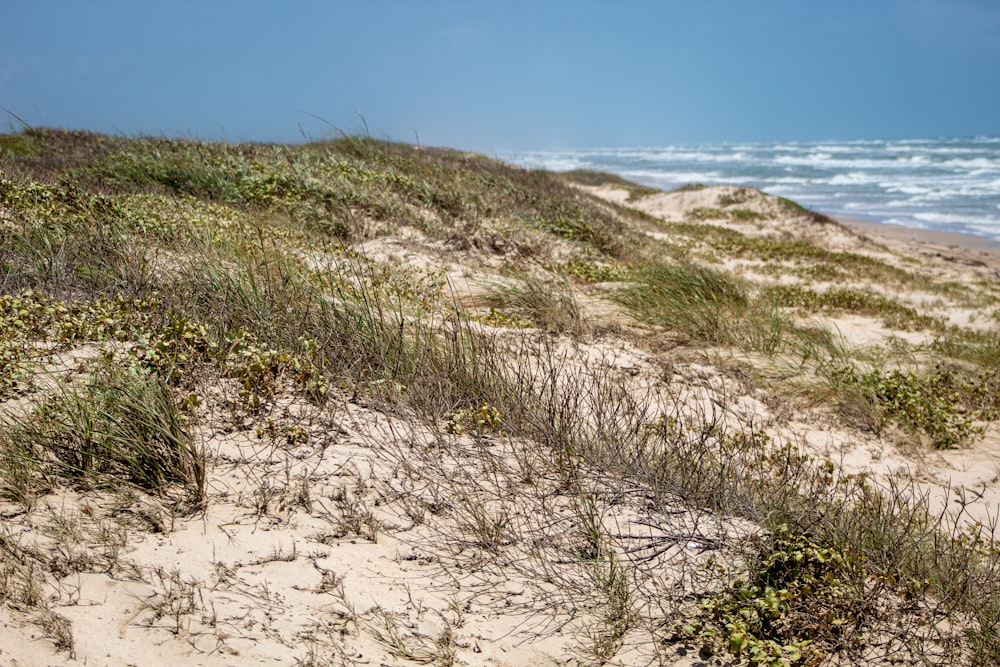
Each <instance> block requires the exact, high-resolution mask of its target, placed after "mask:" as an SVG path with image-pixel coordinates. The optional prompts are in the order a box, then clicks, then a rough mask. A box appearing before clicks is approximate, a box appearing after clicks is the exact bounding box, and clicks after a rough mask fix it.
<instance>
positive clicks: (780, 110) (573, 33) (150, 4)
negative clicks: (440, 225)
mask: <svg viewBox="0 0 1000 667" xmlns="http://www.w3.org/2000/svg"><path fill="white" fill-rule="evenodd" d="M0 107H3V108H5V109H8V110H10V111H11V112H13V113H15V114H16V115H17V116H19V117H21V118H23V119H24V120H25V121H26V122H28V123H29V124H31V125H42V126H60V127H72V128H83V129H91V130H96V131H102V132H120V133H125V134H130V135H131V134H137V133H152V134H165V135H168V136H177V135H184V136H196V137H202V138H225V139H228V140H230V141H299V140H301V139H302V136H303V134H304V135H306V136H309V137H311V138H320V137H323V136H326V135H329V134H331V133H332V132H334V131H335V130H343V131H346V132H357V131H360V130H362V121H361V117H363V118H364V120H365V122H366V123H367V126H368V129H369V131H370V133H371V134H372V135H374V136H377V137H388V138H392V139H397V140H402V141H414V140H415V138H416V137H417V136H419V140H420V142H421V143H424V144H428V145H446V146H454V147H461V148H468V149H472V150H478V151H482V152H487V153H490V152H501V151H504V150H510V149H542V148H556V147H577V148H580V147H593V146H627V145H655V144H671V143H691V142H724V141H789V140H803V141H804V140H825V139H862V138H902V137H937V136H970V135H980V134H993V135H996V134H1000V2H998V1H997V0H837V1H836V2H833V1H832V0H831V1H829V2H818V1H815V0H785V1H779V0H752V1H751V0H672V1H671V0H663V1H661V2H654V1H652V0H649V1H646V2H640V1H619V2H611V1H607V2H588V1H586V0H581V1H578V2H569V1H564V2H556V1H554V0H553V1H546V0H536V1H534V2H529V1H527V0H523V1H522V0H506V1H499V0H496V1H489V2H487V1H486V0H465V1H463V2H443V1H440V2H434V1H431V0H427V1H424V2H418V1H415V0H411V1H409V2H391V1H389V0H382V1H380V0H367V1H362V0H356V1H353V2H318V1H315V2H309V1H297V0H283V1H278V0H272V1H268V2H264V1H258V0H200V1H194V0H128V1H121V0H119V1H112V0H63V1H57V0H0ZM4 115H6V114H4ZM15 124H16V123H15Z"/></svg>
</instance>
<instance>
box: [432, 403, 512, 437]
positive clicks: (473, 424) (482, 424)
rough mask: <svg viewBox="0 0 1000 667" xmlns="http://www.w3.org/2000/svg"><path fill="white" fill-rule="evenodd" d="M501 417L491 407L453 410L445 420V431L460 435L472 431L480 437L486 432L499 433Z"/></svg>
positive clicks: (481, 406) (484, 405)
mask: <svg viewBox="0 0 1000 667" xmlns="http://www.w3.org/2000/svg"><path fill="white" fill-rule="evenodd" d="M502 419H503V415H501V414H500V411H499V410H497V409H496V408H495V407H493V406H492V405H488V404H483V405H480V406H479V407H478V408H476V409H474V410H455V411H453V412H450V413H449V414H448V415H447V417H446V418H445V430H446V431H447V432H448V433H452V434H455V435H461V434H463V433H465V432H466V431H467V430H469V429H472V430H473V431H475V433H477V434H479V435H482V434H483V433H485V432H487V431H499V430H500V427H501V424H502Z"/></svg>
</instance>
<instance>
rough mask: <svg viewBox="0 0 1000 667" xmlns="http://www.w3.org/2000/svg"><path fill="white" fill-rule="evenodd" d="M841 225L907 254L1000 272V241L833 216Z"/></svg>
mask: <svg viewBox="0 0 1000 667" xmlns="http://www.w3.org/2000/svg"><path fill="white" fill-rule="evenodd" d="M830 218H831V219H833V220H835V221H836V222H837V223H838V224H840V225H842V226H844V227H846V228H847V229H850V230H852V231H853V232H854V233H856V234H858V235H860V236H862V237H865V238H868V239H870V240H872V241H875V242H876V243H881V244H883V245H886V246H889V247H890V248H894V249H897V250H903V252H904V254H914V253H915V252H916V253H917V254H931V255H934V256H937V257H939V258H942V259H945V260H948V261H959V262H961V263H963V264H972V265H978V264H981V265H984V266H989V267H991V268H993V269H997V270H1000V241H997V240H994V239H990V238H986V237H983V236H974V235H972V234H961V233H958V232H943V231H936V230H930V229H919V228H915V227H904V226H902V225H892V224H888V223H884V222H871V221H868V220H862V219H860V218H854V217H850V216H839V215H838V216H830Z"/></svg>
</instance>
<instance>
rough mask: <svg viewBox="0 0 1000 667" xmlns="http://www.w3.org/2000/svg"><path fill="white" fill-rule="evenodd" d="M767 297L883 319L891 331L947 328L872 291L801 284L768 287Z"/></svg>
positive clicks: (786, 304) (817, 309)
mask: <svg viewBox="0 0 1000 667" xmlns="http://www.w3.org/2000/svg"><path fill="white" fill-rule="evenodd" d="M767 294H768V295H769V296H770V297H771V298H772V299H773V300H774V302H775V303H776V304H779V305H781V306H782V307H785V308H801V309H804V310H807V311H809V312H813V313H816V312H824V311H845V312H849V313H856V314H858V315H870V316H873V317H881V318H882V319H883V321H884V323H885V325H886V326H887V327H889V328H895V329H906V330H920V329H931V330H937V329H941V328H942V326H943V324H942V322H941V320H940V319H938V318H934V317H931V316H929V315H923V314H921V313H918V312H917V311H916V310H915V309H914V308H911V307H910V306H904V305H903V304H901V303H899V302H898V301H896V300H894V299H891V298H888V297H885V296H883V295H881V294H877V293H876V292H874V291H872V290H870V289H859V288H854V287H843V288H841V287H833V288H830V289H828V290H824V291H822V292H817V291H815V290H811V289H808V288H805V287H802V286H799V285H772V286H770V287H768V288H767Z"/></svg>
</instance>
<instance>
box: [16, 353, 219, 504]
mask: <svg viewBox="0 0 1000 667" xmlns="http://www.w3.org/2000/svg"><path fill="white" fill-rule="evenodd" d="M0 449H2V455H0V457H2V459H3V460H4V461H6V462H12V461H20V467H19V470H20V474H19V475H13V476H8V477H7V480H6V481H5V493H6V495H8V496H13V497H15V498H17V499H23V498H25V497H28V496H29V495H30V493H31V492H32V491H33V490H34V489H45V488H47V487H49V486H50V485H51V484H52V483H53V481H54V480H56V479H64V480H70V481H72V482H74V483H78V484H85V485H96V486H104V487H108V488H115V487H116V486H117V485H118V484H120V483H123V482H124V483H127V484H130V485H134V486H136V487H138V488H141V489H146V490H151V491H158V490H163V489H165V488H167V487H168V486H169V485H172V484H177V485H180V486H181V487H182V489H183V491H184V492H185V496H186V497H187V498H188V499H189V500H192V501H194V502H196V503H197V502H200V499H201V497H202V495H203V494H204V482H205V459H204V453H203V452H201V451H200V449H199V448H198V447H197V446H196V444H195V442H194V439H193V438H192V436H191V434H190V432H189V431H188V428H187V426H186V423H185V419H184V418H183V417H182V415H181V409H180V405H179V404H178V402H177V401H176V399H175V398H174V397H173V396H172V395H171V393H170V392H169V390H168V389H167V387H166V385H165V384H164V383H163V382H162V380H160V379H159V378H157V377H156V376H155V375H151V374H148V373H146V372H143V371H141V370H139V369H137V368H122V367H119V366H117V365H105V366H102V367H100V368H99V369H98V370H97V371H96V372H95V373H94V374H93V375H92V376H91V378H90V379H89V380H88V382H87V383H86V386H84V387H76V386H74V385H72V384H66V383H63V384H60V386H59V391H58V392H57V393H55V394H54V395H52V396H51V397H50V398H49V399H48V400H46V401H45V402H43V403H42V404H40V405H39V406H38V407H37V408H36V409H35V410H34V411H33V412H32V413H30V414H29V415H27V416H26V417H25V418H23V419H13V418H10V417H7V418H5V419H4V420H3V423H2V424H0Z"/></svg>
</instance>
